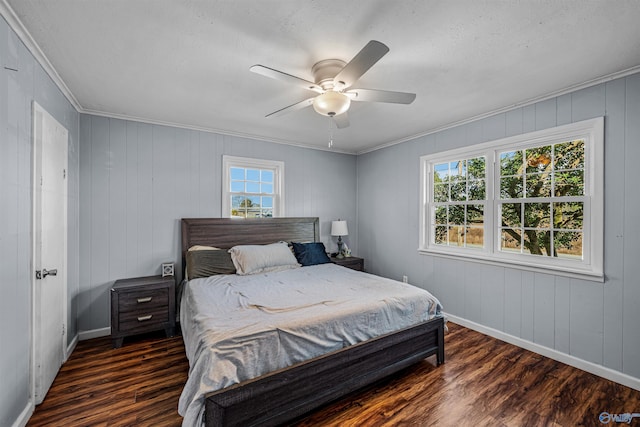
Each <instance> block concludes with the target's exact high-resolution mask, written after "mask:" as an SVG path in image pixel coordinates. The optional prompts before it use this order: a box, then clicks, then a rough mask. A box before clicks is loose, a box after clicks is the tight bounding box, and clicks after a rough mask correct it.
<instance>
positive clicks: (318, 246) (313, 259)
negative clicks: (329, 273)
mask: <svg viewBox="0 0 640 427" xmlns="http://www.w3.org/2000/svg"><path fill="white" fill-rule="evenodd" d="M291 245H292V246H293V254H294V255H295V256H296V259H297V260H298V262H299V263H300V264H302V266H303V267H304V266H307V265H316V264H326V263H329V262H331V260H330V259H329V257H328V256H327V252H326V249H325V247H324V243H322V242H313V243H293V242H292V243H291Z"/></svg>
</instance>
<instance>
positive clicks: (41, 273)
mask: <svg viewBox="0 0 640 427" xmlns="http://www.w3.org/2000/svg"><path fill="white" fill-rule="evenodd" d="M57 275H58V269H57V268H54V269H53V270H47V269H46V268H43V269H42V270H36V279H44V278H45V277H47V276H57Z"/></svg>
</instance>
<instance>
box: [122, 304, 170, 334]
mask: <svg viewBox="0 0 640 427" xmlns="http://www.w3.org/2000/svg"><path fill="white" fill-rule="evenodd" d="M118 320H119V322H118V323H119V324H118V327H119V329H120V330H121V331H128V332H130V333H135V332H138V331H144V330H147V329H151V330H155V329H158V325H162V324H164V323H166V322H167V321H168V320H169V310H168V308H167V307H166V306H164V307H155V308H147V309H144V310H138V311H129V312H126V313H120V318H119V319H118ZM162 327H163V326H160V328H162Z"/></svg>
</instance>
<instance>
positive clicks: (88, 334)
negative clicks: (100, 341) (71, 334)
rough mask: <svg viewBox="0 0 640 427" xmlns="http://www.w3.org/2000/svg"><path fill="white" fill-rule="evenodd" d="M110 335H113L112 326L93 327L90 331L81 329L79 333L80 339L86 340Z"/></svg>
mask: <svg viewBox="0 0 640 427" xmlns="http://www.w3.org/2000/svg"><path fill="white" fill-rule="evenodd" d="M109 335H111V327H107V328H101V329H92V330H90V331H80V332H79V333H78V340H79V341H85V340H90V339H92V338H100V337H108V336H109Z"/></svg>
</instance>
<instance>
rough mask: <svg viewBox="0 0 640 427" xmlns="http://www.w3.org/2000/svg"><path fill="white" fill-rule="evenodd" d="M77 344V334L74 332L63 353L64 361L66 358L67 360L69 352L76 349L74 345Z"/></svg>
mask: <svg viewBox="0 0 640 427" xmlns="http://www.w3.org/2000/svg"><path fill="white" fill-rule="evenodd" d="M77 345H78V334H76V335H75V336H74V337H73V339H72V340H71V342H70V343H69V345H68V346H67V349H66V351H65V353H64V361H63V363H64V362H66V361H67V360H69V356H71V353H73V350H75V349H76V346H77Z"/></svg>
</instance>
